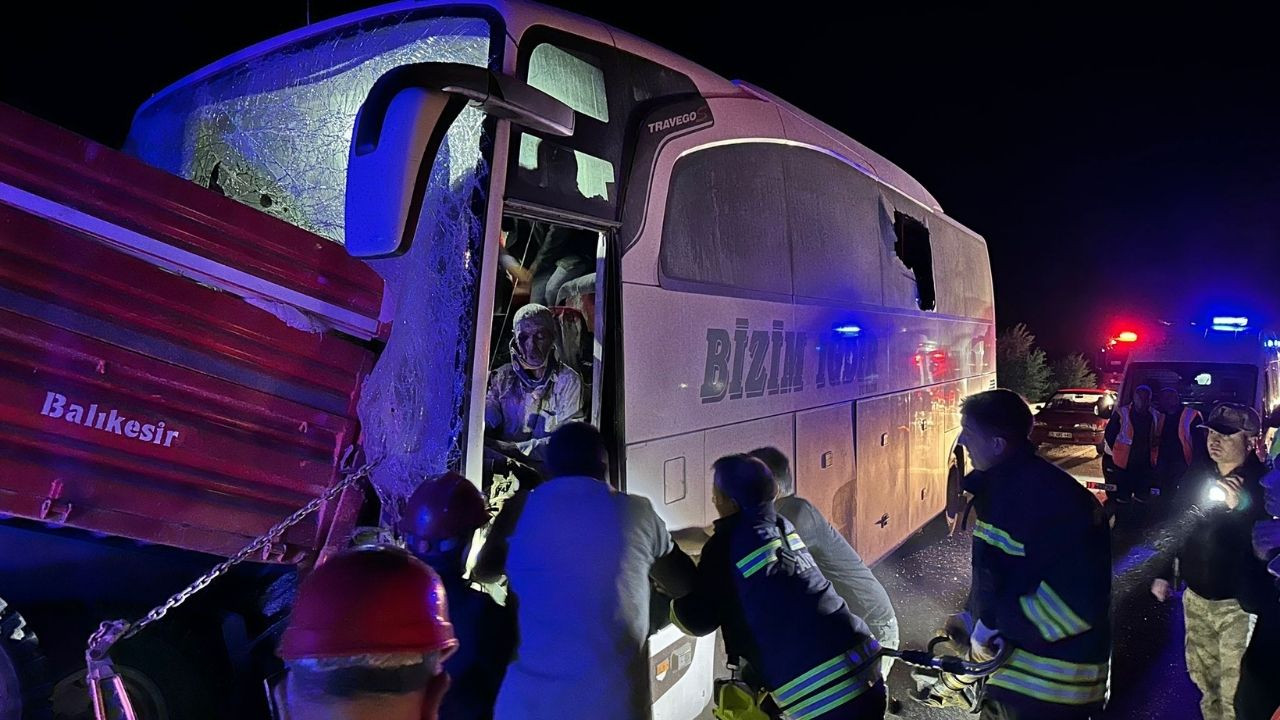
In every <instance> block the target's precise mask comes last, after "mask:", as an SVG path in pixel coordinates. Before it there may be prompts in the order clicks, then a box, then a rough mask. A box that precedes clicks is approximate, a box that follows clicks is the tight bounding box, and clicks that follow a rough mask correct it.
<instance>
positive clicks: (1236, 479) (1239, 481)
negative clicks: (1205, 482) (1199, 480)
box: [1218, 475, 1244, 510]
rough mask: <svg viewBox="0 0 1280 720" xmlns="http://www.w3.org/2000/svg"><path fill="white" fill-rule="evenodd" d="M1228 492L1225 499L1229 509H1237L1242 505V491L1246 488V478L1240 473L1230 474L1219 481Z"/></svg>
mask: <svg viewBox="0 0 1280 720" xmlns="http://www.w3.org/2000/svg"><path fill="white" fill-rule="evenodd" d="M1218 484H1219V485H1221V486H1222V489H1223V490H1224V491H1226V493H1227V499H1226V500H1225V502H1226V505H1227V509H1228V510H1235V509H1236V508H1237V507H1239V505H1240V491H1241V490H1243V489H1244V478H1241V477H1240V476H1239V475H1228V476H1226V477H1224V478H1222V479H1221V480H1219V481H1218Z"/></svg>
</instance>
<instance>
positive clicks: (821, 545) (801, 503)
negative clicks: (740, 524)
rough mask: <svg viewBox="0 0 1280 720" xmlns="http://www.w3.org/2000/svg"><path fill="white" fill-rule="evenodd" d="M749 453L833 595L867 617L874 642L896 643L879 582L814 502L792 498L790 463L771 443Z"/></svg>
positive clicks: (776, 505)
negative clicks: (770, 479) (770, 478)
mask: <svg viewBox="0 0 1280 720" xmlns="http://www.w3.org/2000/svg"><path fill="white" fill-rule="evenodd" d="M749 454H750V455H751V457H754V458H756V459H757V460H759V461H761V462H763V463H764V464H765V465H766V466H767V467H768V468H769V472H770V473H771V474H772V475H773V481H774V482H775V483H777V484H778V497H777V499H776V500H774V502H773V506H774V508H775V509H776V510H777V512H778V514H779V515H781V516H782V517H784V518H786V519H787V520H788V521H789V522H790V523H791V524H792V525H794V526H795V529H796V534H797V535H799V536H800V539H801V540H803V541H804V544H805V547H807V548H809V553H810V554H811V555H813V559H814V561H815V562H817V563H818V570H820V571H822V575H823V577H825V578H826V579H828V580H830V581H831V585H832V587H834V588H835V590H836V594H837V595H839V596H840V597H841V599H843V600H844V602H845V604H846V605H848V606H849V610H850V611H852V612H853V614H854V615H857V616H858V617H860V618H862V619H863V620H864V621H866V623H867V626H868V627H870V628H871V633H872V634H873V635H875V637H876V640H879V641H880V644H881V645H884V646H886V647H891V648H896V647H898V617H897V615H896V614H895V613H894V611H893V603H892V602H891V601H890V600H889V593H887V592H885V589H884V585H881V584H880V581H879V580H877V579H876V576H875V575H874V574H872V572H871V568H868V567H867V565H866V563H864V562H862V558H861V557H859V555H858V552H857V551H856V550H854V549H853V546H851V545H850V544H849V541H848V540H846V539H845V538H844V536H843V535H841V534H840V533H839V532H837V531H836V529H835V528H834V527H832V525H831V523H830V522H828V521H827V519H826V518H824V517H823V516H822V513H821V512H819V511H818V508H816V507H814V506H813V503H811V502H809V501H808V500H805V499H804V498H801V497H796V482H795V478H793V477H792V476H791V462H790V461H789V460H787V456H786V455H783V454H782V451H781V450H779V449H778V448H775V447H762V448H756V449H755V450H752V451H751V452H750V453H749ZM891 664H892V658H885V662H884V663H882V665H883V667H882V670H883V672H884V674H885V675H886V676H887V675H888V673H889V668H890V667H891Z"/></svg>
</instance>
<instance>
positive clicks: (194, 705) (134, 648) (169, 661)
mask: <svg viewBox="0 0 1280 720" xmlns="http://www.w3.org/2000/svg"><path fill="white" fill-rule="evenodd" d="M153 632H154V629H153ZM111 659H112V664H113V666H114V667H115V670H116V674H118V675H119V676H120V678H121V680H123V681H124V686H125V692H127V693H128V694H129V701H130V704H132V705H133V709H134V712H135V713H136V714H137V717H138V720H186V719H187V718H191V720H206V719H207V720H213V719H214V718H216V717H218V711H217V708H218V702H217V699H216V698H215V697H214V696H213V695H212V693H211V691H210V686H211V685H213V684H216V683H217V682H218V681H219V677H218V673H217V671H216V669H214V668H211V667H207V666H205V664H204V663H202V662H200V660H198V659H197V658H196V656H195V655H194V654H192V653H184V652H183V651H182V650H181V649H180V648H178V647H177V646H176V645H174V644H172V643H171V642H170V641H169V640H168V639H167V638H166V637H165V636H164V635H161V634H155V635H151V634H147V633H143V634H140V635H138V636H137V637H133V638H129V639H128V640H122V641H121V642H120V644H119V645H117V646H116V647H115V648H113V649H112V651H111ZM53 710H54V717H55V718H56V720H93V718H94V716H93V705H92V702H91V700H90V697H89V681H88V678H87V677H86V675H85V671H84V670H78V671H76V672H74V673H72V674H70V675H68V676H66V677H64V678H63V679H62V680H60V681H58V683H57V684H56V685H55V686H54V688H53Z"/></svg>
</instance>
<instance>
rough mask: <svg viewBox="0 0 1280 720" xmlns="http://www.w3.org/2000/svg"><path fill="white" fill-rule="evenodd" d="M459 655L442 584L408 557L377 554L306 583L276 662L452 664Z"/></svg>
mask: <svg viewBox="0 0 1280 720" xmlns="http://www.w3.org/2000/svg"><path fill="white" fill-rule="evenodd" d="M457 647H458V640H457V639H456V638H455V637H454V635H453V625H452V624H451V623H450V622H449V606H448V602H447V601H446V599H445V594H444V586H443V585H442V584H441V582H440V577H439V576H438V575H436V573H435V571H433V570H432V569H431V568H429V567H427V565H426V564H425V563H423V562H422V561H421V560H418V559H417V558H415V557H413V556H412V555H411V554H409V553H408V552H406V551H404V550H401V549H399V548H395V547H388V546H378V547H365V548H358V549H355V550H347V551H345V552H342V553H339V554H338V555H335V556H334V557H332V558H331V559H330V560H329V561H328V562H326V563H324V564H323V565H321V566H320V567H318V568H316V569H315V570H314V571H313V572H312V573H311V574H310V575H308V576H307V578H306V579H305V580H303V581H302V585H301V586H300V587H299V589H298V598H297V600H296V601H295V602H294V605H293V615H292V616H291V617H290V618H289V627H288V628H286V629H285V631H284V637H283V638H281V641H280V651H279V654H280V657H281V658H283V659H285V660H297V659H301V658H325V657H348V656H353V655H372V654H382V653H401V652H404V653H415V652H420V653H423V654H426V653H432V652H440V653H443V655H444V656H445V657H447V656H448V655H450V654H452V653H453V651H454V650H456V649H457Z"/></svg>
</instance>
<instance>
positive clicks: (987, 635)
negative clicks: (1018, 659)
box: [969, 620, 1004, 662]
mask: <svg viewBox="0 0 1280 720" xmlns="http://www.w3.org/2000/svg"><path fill="white" fill-rule="evenodd" d="M1003 643H1004V639H1003V638H1001V637H1000V631H999V630H993V629H992V628H989V627H987V626H986V625H983V624H982V621H981V620H979V621H978V624H977V625H975V626H974V628H973V634H972V635H970V636H969V648H970V649H969V654H970V655H972V656H973V659H974V660H977V661H978V662H986V661H988V660H990V659H992V658H994V657H995V656H996V654H997V653H999V652H1000V646H1001V645H1002V644H1003Z"/></svg>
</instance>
